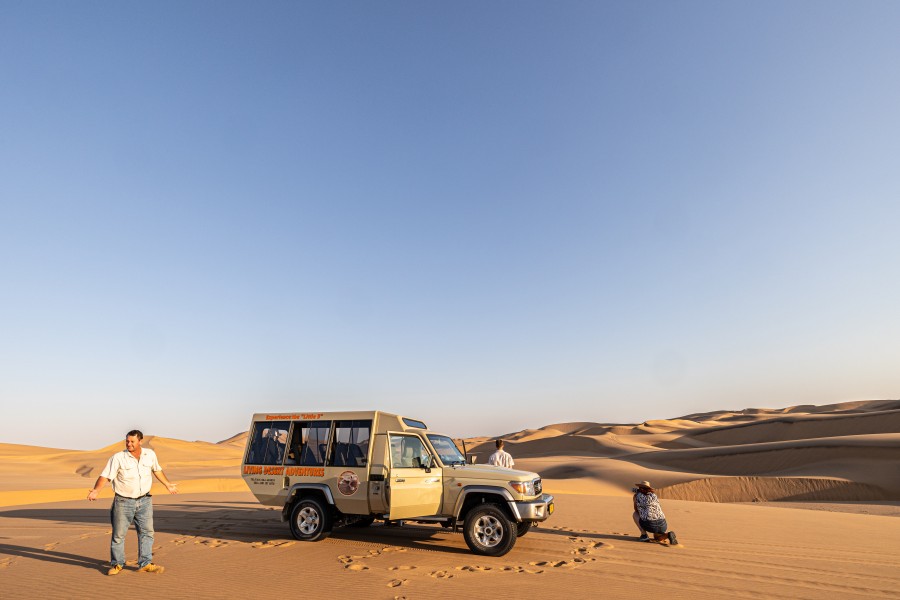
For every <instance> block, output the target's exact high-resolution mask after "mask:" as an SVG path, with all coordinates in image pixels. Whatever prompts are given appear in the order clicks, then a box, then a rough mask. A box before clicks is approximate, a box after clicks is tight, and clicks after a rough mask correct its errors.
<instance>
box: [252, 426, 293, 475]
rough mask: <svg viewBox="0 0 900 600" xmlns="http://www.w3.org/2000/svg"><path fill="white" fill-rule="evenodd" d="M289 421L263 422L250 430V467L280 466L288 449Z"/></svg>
mask: <svg viewBox="0 0 900 600" xmlns="http://www.w3.org/2000/svg"><path fill="white" fill-rule="evenodd" d="M288 427H290V422H289V421H265V422H263V421H261V422H259V423H254V424H253V428H252V429H251V430H250V444H249V448H248V449H247V460H246V463H247V464H248V465H280V464H281V461H283V460H284V454H285V448H286V447H287V436H288Z"/></svg>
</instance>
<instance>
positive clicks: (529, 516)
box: [510, 494, 554, 522]
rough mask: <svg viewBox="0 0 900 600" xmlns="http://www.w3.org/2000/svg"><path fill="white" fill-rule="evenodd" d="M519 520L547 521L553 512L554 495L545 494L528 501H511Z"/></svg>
mask: <svg viewBox="0 0 900 600" xmlns="http://www.w3.org/2000/svg"><path fill="white" fill-rule="evenodd" d="M510 504H512V507H511V508H512V509H513V514H515V515H516V516H517V517H518V519H517V520H518V521H538V522H539V521H546V520H547V519H548V518H549V517H550V515H552V514H553V508H554V506H553V496H551V495H550V494H543V495H542V496H541V497H540V498H537V499H535V500H529V501H528V502H510Z"/></svg>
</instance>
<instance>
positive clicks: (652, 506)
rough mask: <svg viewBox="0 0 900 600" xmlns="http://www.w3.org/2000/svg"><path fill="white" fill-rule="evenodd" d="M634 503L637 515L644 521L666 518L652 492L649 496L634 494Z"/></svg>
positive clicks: (639, 493)
mask: <svg viewBox="0 0 900 600" xmlns="http://www.w3.org/2000/svg"><path fill="white" fill-rule="evenodd" d="M634 503H635V504H636V505H637V510H638V515H639V516H640V517H641V519H643V520H644V521H658V520H660V519H665V518H666V515H664V514H663V511H662V508H661V507H660V505H659V498H657V497H656V494H654V493H653V492H650V493H649V494H642V493H641V492H638V493H636V494H635V495H634Z"/></svg>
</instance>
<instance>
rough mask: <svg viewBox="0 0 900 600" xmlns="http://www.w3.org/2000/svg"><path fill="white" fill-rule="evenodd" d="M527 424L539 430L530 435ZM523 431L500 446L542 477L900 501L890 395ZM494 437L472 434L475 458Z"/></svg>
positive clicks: (899, 453)
mask: <svg viewBox="0 0 900 600" xmlns="http://www.w3.org/2000/svg"><path fill="white" fill-rule="evenodd" d="M535 431H539V432H542V433H543V435H541V436H540V437H539V439H535V438H536V437H537V436H534V435H533V432H535ZM528 432H529V433H528V434H526V435H516V434H512V435H509V436H504V440H505V441H506V448H507V449H508V450H509V452H510V453H511V454H512V455H513V456H514V457H515V458H516V459H517V460H520V459H521V462H522V463H523V464H524V465H527V466H529V467H535V466H539V467H541V468H540V469H536V470H539V472H540V473H541V475H542V476H543V477H544V478H545V479H548V480H554V479H556V480H575V479H600V480H602V479H604V477H605V476H606V477H607V478H611V477H612V476H613V474H615V476H616V477H619V478H621V475H622V473H623V469H627V465H631V466H632V467H633V472H634V473H636V474H643V475H642V476H641V477H640V478H641V479H646V478H648V477H649V478H651V479H652V480H653V481H654V483H655V484H656V485H657V486H658V489H659V493H660V496H661V497H664V498H674V499H683V500H699V501H707V502H750V501H753V500H783V501H790V500H794V501H898V500H900V469H898V468H897V465H898V464H900V401H896V400H875V401H859V402H844V403H840V404H831V405H825V406H806V405H805V406H795V407H788V408H783V409H765V408H751V409H744V410H741V411H715V412H710V413H696V414H693V415H687V416H685V417H680V418H677V419H668V420H654V421H645V422H644V423H641V424H633V425H629V424H608V423H587V422H579V423H563V424H559V425H548V426H546V427H543V428H541V429H540V430H528ZM548 434H549V435H548ZM554 434H555V435H554ZM493 441H494V439H493V438H479V442H482V443H480V444H478V445H477V446H476V447H475V448H474V450H473V452H477V453H478V454H479V459H480V460H484V459H486V458H487V456H488V455H489V454H490V453H491V452H493V449H494V444H493ZM470 448H471V446H470ZM550 457H559V458H560V459H561V460H560V461H558V462H557V463H551V462H547V460H548V459H549V458H550ZM566 457H569V458H568V459H566ZM535 461H537V462H535ZM609 461H614V462H609ZM624 472H627V470H626V471H624ZM607 474H608V475H607ZM627 485H628V484H624V483H623V484H621V487H622V488H626V486H627ZM623 491H627V488H626V489H624V490H623Z"/></svg>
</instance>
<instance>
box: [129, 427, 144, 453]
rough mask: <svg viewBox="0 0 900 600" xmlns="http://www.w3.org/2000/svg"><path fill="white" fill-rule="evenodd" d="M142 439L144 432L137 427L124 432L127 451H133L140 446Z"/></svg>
mask: <svg viewBox="0 0 900 600" xmlns="http://www.w3.org/2000/svg"><path fill="white" fill-rule="evenodd" d="M143 439H144V434H143V433H141V432H140V431H138V430H137V429H132V430H131V431H129V432H128V433H126V434H125V449H126V450H128V451H129V452H134V451H135V450H137V449H138V448H140V447H141V440H143Z"/></svg>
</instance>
